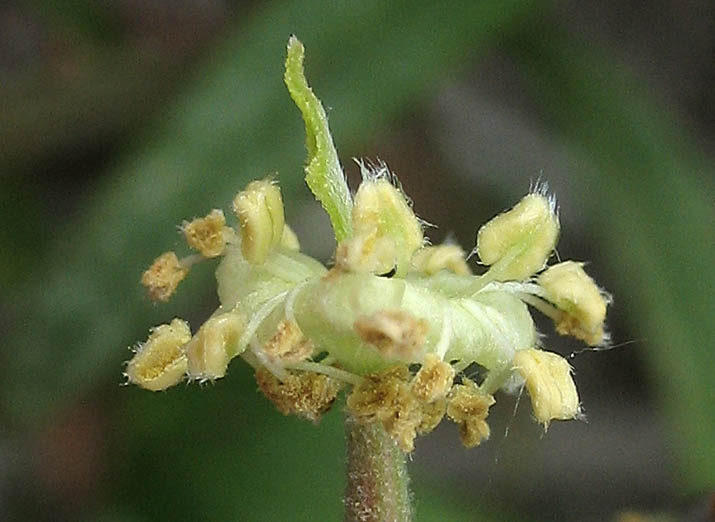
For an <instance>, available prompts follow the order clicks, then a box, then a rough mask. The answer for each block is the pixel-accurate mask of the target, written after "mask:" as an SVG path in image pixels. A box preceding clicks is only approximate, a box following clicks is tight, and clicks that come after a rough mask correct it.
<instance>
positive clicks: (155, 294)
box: [141, 252, 189, 301]
mask: <svg viewBox="0 0 715 522" xmlns="http://www.w3.org/2000/svg"><path fill="white" fill-rule="evenodd" d="M188 273H189V270H188V268H185V267H183V266H182V265H181V263H180V262H179V258H178V257H176V254H175V253H174V252H165V253H163V254H162V255H160V256H159V257H157V258H156V259H155V260H154V262H153V263H152V265H151V266H150V267H149V268H148V269H147V270H146V272H144V274H142V278H141V282H142V284H143V285H144V286H145V287H146V289H147V291H148V293H149V298H150V299H152V300H153V301H168V300H169V298H170V297H171V296H172V295H173V294H174V292H175V291H176V287H177V286H179V283H180V282H181V280H182V279H184V278H185V277H186V274H188Z"/></svg>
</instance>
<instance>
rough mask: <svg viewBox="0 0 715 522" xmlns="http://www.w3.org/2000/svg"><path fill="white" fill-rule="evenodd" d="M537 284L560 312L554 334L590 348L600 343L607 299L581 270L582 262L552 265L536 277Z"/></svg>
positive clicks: (602, 336)
mask: <svg viewBox="0 0 715 522" xmlns="http://www.w3.org/2000/svg"><path fill="white" fill-rule="evenodd" d="M538 282H539V285H541V287H542V288H543V289H544V291H545V292H546V298H547V299H548V300H549V301H551V302H552V303H553V304H555V305H556V307H557V308H558V309H559V310H561V311H562V312H563V315H562V316H561V317H560V318H559V319H557V322H556V331H558V332H559V333H560V334H562V335H572V336H574V337H576V338H578V339H581V340H583V341H585V342H586V343H588V344H590V345H591V346H594V345H597V344H601V343H602V342H603V340H604V337H605V334H604V331H603V323H604V321H605V318H606V307H607V305H608V297H607V295H606V294H605V293H604V292H603V291H602V290H600V289H599V288H598V286H597V285H596V283H595V282H594V281H593V279H591V277H589V275H588V274H587V273H586V272H585V271H584V270H583V263H577V262H574V261H564V262H563V263H559V264H557V265H554V266H551V267H549V268H548V269H547V270H546V271H544V273H542V274H541V275H539V279H538Z"/></svg>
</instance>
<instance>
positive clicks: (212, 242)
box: [181, 209, 226, 258]
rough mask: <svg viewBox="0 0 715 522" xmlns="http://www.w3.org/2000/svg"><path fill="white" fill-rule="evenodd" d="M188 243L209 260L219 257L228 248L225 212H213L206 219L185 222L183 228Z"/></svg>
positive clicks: (215, 210) (217, 210)
mask: <svg viewBox="0 0 715 522" xmlns="http://www.w3.org/2000/svg"><path fill="white" fill-rule="evenodd" d="M181 229H182V231H183V232H184V237H185V238H186V242H187V243H188V244H189V246H190V247H191V248H193V249H194V250H198V251H199V252H201V255H202V256H204V257H207V258H212V257H218V256H220V255H221V254H222V253H223V249H224V248H225V246H226V237H225V233H226V218H225V217H224V215H223V211H222V210H219V209H214V210H212V211H211V212H210V213H209V214H208V215H207V216H206V217H202V218H196V219H194V220H193V221H185V222H184V224H183V225H182V227H181Z"/></svg>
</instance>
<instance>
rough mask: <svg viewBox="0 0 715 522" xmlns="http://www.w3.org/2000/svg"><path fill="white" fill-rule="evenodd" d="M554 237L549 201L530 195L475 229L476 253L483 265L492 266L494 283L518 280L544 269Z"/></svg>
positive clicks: (555, 229)
mask: <svg viewBox="0 0 715 522" xmlns="http://www.w3.org/2000/svg"><path fill="white" fill-rule="evenodd" d="M558 235H559V220H558V217H557V216H556V213H555V211H554V208H553V204H552V202H550V201H549V200H548V199H547V198H546V197H545V196H544V195H542V194H540V193H532V194H529V195H527V196H526V197H524V198H523V199H522V200H521V201H520V202H519V203H517V204H516V205H515V206H514V207H513V208H512V209H511V210H508V211H506V212H504V213H502V214H499V215H498V216H496V217H495V218H493V219H492V220H491V221H489V222H488V223H487V224H485V225H484V226H482V228H480V229H479V233H478V234H477V253H478V254H479V258H480V259H481V260H482V262H483V263H484V264H485V265H496V266H494V267H493V268H492V269H494V270H496V271H497V272H496V274H497V275H496V279H497V280H499V281H507V280H517V281H521V280H524V279H526V278H527V277H529V276H531V275H533V274H534V273H536V272H538V271H539V270H541V269H542V268H543V267H544V265H545V264H546V260H547V259H548V258H549V256H550V255H551V252H552V250H553V249H554V247H555V246H556V239H557V238H558Z"/></svg>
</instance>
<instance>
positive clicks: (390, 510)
mask: <svg viewBox="0 0 715 522" xmlns="http://www.w3.org/2000/svg"><path fill="white" fill-rule="evenodd" d="M345 430H346V433H347V450H348V485H347V489H346V491H345V500H344V503H345V521H346V522H382V521H385V520H390V521H394V522H409V521H410V520H412V508H411V506H410V492H409V489H408V483H409V477H408V475H407V465H406V462H405V454H404V453H403V452H402V450H400V448H398V447H397V445H396V444H395V442H394V441H393V440H392V439H391V438H390V436H389V435H388V434H387V433H386V432H385V429H384V428H383V427H382V425H381V424H380V423H378V422H374V423H372V424H367V425H364V424H360V423H358V422H357V421H356V420H355V419H353V418H352V417H351V416H350V415H348V416H347V417H346V420H345Z"/></svg>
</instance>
